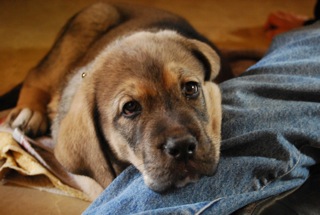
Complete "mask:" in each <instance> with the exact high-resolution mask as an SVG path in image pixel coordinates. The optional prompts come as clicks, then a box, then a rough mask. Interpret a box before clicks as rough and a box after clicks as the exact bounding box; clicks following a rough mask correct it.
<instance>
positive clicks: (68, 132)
mask: <svg viewBox="0 0 320 215" xmlns="http://www.w3.org/2000/svg"><path fill="white" fill-rule="evenodd" d="M93 91H94V87H92V86H90V84H89V85H86V84H82V85H81V86H79V89H78V90H77V92H76V93H75V96H74V99H73V101H72V102H71V104H70V108H69V110H68V112H67V113H66V115H65V116H64V117H63V119H62V120H61V122H60V126H59V127H58V130H57V131H56V132H57V134H56V136H57V137H56V141H57V142H56V146H55V150H54V154H55V156H56V158H57V160H58V161H59V162H60V163H61V164H62V165H63V166H64V167H65V168H66V169H67V170H69V171H71V172H72V173H75V174H81V175H88V176H89V177H92V178H94V179H96V180H97V182H98V183H99V184H100V185H102V186H103V187H106V186H107V185H108V184H109V183H111V181H112V180H113V179H114V177H115V175H114V172H113V168H112V166H111V163H110V162H109V161H110V160H108V158H106V155H105V154H104V152H103V149H102V146H101V144H102V143H100V141H99V137H98V135H97V131H96V128H97V125H96V124H95V123H96V122H95V121H94V117H96V114H95V110H94V109H95V107H94V104H95V103H94V99H95V97H94V92H93Z"/></svg>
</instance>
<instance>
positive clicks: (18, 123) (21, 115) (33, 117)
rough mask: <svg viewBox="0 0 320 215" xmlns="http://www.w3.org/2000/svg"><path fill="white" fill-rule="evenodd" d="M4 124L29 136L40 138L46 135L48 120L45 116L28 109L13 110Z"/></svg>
mask: <svg viewBox="0 0 320 215" xmlns="http://www.w3.org/2000/svg"><path fill="white" fill-rule="evenodd" d="M6 124H7V125H9V126H10V127H11V128H19V129H21V130H22V131H23V132H24V133H25V134H27V135H29V136H40V135H43V134H45V133H46V131H47V128H48V119H47V117H46V115H45V114H43V113H41V112H39V111H33V110H31V109H29V108H18V107H17V108H15V109H13V110H12V111H11V112H10V114H9V115H8V117H7V120H6Z"/></svg>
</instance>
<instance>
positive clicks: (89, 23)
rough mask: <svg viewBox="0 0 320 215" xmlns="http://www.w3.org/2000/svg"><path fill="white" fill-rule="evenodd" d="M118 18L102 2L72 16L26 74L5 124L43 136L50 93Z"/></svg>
mask: <svg viewBox="0 0 320 215" xmlns="http://www.w3.org/2000/svg"><path fill="white" fill-rule="evenodd" d="M119 19H120V16H119V13H118V11H117V10H116V9H115V8H114V7H112V6H110V5H108V4H105V3H96V4H94V5H92V6H90V7H88V8H86V9H84V10H83V11H81V12H79V13H78V14H76V15H75V16H74V17H72V18H71V19H70V20H69V22H68V23H67V24H66V25H65V27H64V28H63V29H62V31H61V32H60V35H59V36H58V38H57V39H56V41H55V43H54V45H53V47H52V48H51V50H50V51H49V53H48V54H47V55H46V56H45V57H44V58H43V59H42V60H41V61H40V63H39V64H38V65H37V66H36V67H35V68H33V69H32V70H31V71H30V72H29V73H28V75H27V77H26V79H25V81H24V84H23V87H22V90H21V92H20V95H19V99H18V104H17V107H16V108H15V109H13V111H12V112H11V113H10V114H9V116H8V117H7V121H6V122H7V124H8V125H9V126H11V127H13V128H15V127H18V128H20V129H22V130H24V131H25V132H26V133H28V134H29V135H41V134H44V133H45V132H46V131H47V128H48V119H47V105H48V103H49V102H50V100H51V98H52V96H53V94H54V93H55V92H56V90H57V89H58V87H59V85H60V84H61V83H62V82H63V79H64V78H65V76H66V75H67V74H68V72H70V71H71V70H72V69H73V68H74V67H75V65H76V63H77V62H78V61H79V60H80V59H81V58H82V57H83V56H84V55H85V53H86V52H87V51H88V49H89V47H90V46H91V45H92V44H93V43H94V42H95V41H96V40H98V39H99V37H100V36H101V35H102V34H103V33H105V32H106V31H107V30H108V29H109V28H110V27H111V26H113V25H116V24H117V23H118V21H119Z"/></svg>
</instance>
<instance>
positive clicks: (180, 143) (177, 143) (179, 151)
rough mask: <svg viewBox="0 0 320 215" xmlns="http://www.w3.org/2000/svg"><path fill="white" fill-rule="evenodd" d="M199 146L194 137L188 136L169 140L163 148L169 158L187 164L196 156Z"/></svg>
mask: <svg viewBox="0 0 320 215" xmlns="http://www.w3.org/2000/svg"><path fill="white" fill-rule="evenodd" d="M197 145H198V142H197V140H196V139H195V138H194V137H192V136H190V135H186V136H182V137H178V138H168V140H167V142H166V144H165V145H164V147H163V148H164V152H165V153H166V154H167V155H168V156H170V157H172V158H174V159H176V160H178V161H185V162H187V161H188V160H189V159H190V158H192V157H193V156H194V154H195V152H196V149H197Z"/></svg>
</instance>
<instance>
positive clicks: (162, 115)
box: [91, 31, 221, 191]
mask: <svg viewBox="0 0 320 215" xmlns="http://www.w3.org/2000/svg"><path fill="white" fill-rule="evenodd" d="M97 61H98V62H99V63H98V64H97V65H99V66H97V67H96V69H95V71H93V73H92V74H91V76H92V78H91V79H92V83H93V86H94V87H95V90H94V93H95V102H96V105H97V112H98V114H99V118H100V123H101V125H100V126H101V130H102V133H103V135H104V137H105V139H106V140H107V142H108V143H109V145H110V146H109V147H110V148H111V150H112V151H113V152H114V153H115V155H116V156H117V158H118V159H120V160H122V161H125V162H129V163H132V164H133V165H135V166H136V167H137V168H138V169H139V170H140V172H141V173H142V174H143V177H144V180H145V183H146V184H147V185H148V186H149V187H150V188H151V189H153V190H156V191H163V190H165V189H167V188H169V187H172V186H176V187H181V186H184V185H185V184H187V183H189V182H192V181H196V180H198V179H199V177H200V176H201V175H212V174H213V173H214V171H215V169H216V166H217V163H218V159H219V149H220V126H221V107H220V105H221V104H220V92H219V89H218V87H217V86H216V85H215V84H213V83H212V82H211V79H212V78H213V77H215V76H216V75H217V73H218V70H219V58H218V56H217V55H216V54H215V52H214V51H213V50H211V49H210V48H209V47H208V46H207V45H205V44H203V43H200V42H197V41H193V40H188V39H185V38H183V37H181V36H179V35H177V34H176V33H173V32H166V31H164V32H160V33H146V32H145V33H137V34H133V35H131V36H128V37H126V38H124V39H121V40H120V41H118V42H116V43H115V44H113V45H112V46H110V47H108V49H107V50H106V51H105V52H104V53H102V54H101V55H100V57H99V59H98V60H97Z"/></svg>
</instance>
